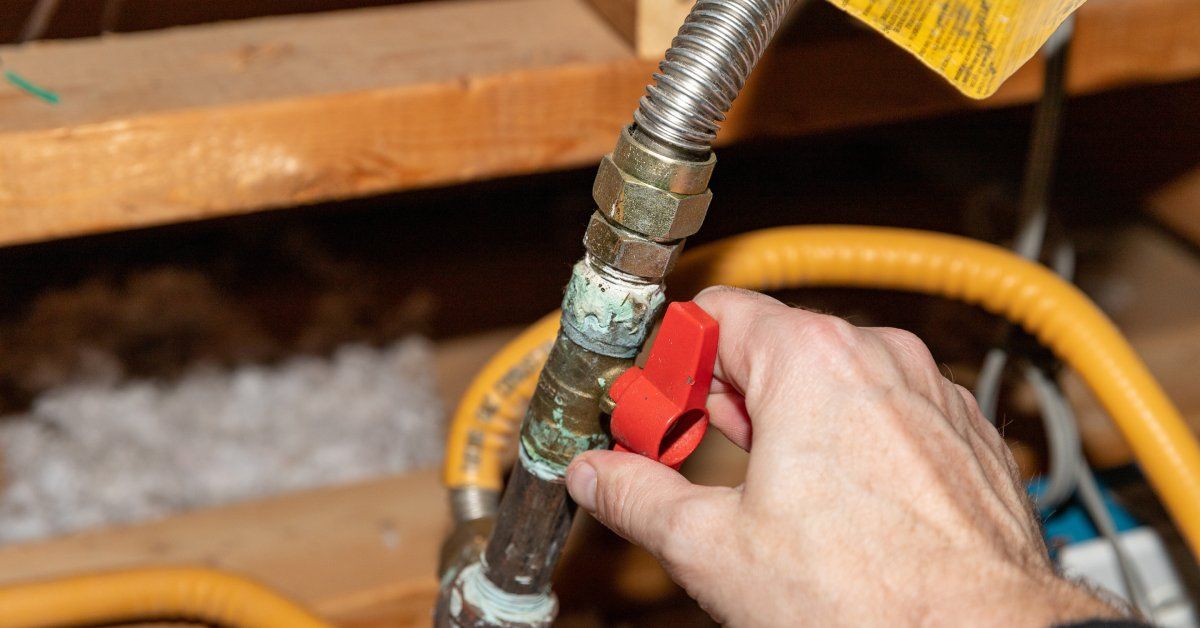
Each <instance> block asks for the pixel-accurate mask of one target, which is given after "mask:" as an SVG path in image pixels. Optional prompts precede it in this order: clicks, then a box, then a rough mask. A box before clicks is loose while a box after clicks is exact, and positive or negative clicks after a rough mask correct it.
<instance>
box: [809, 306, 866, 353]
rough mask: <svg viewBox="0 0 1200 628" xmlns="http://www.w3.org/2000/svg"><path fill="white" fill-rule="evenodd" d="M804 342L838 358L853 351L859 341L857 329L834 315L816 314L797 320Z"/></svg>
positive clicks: (812, 347)
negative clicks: (815, 315)
mask: <svg viewBox="0 0 1200 628" xmlns="http://www.w3.org/2000/svg"><path fill="white" fill-rule="evenodd" d="M797 323H798V324H800V325H802V334H803V335H804V338H805V340H806V344H807V345H808V346H809V347H810V348H811V349H812V350H814V351H817V352H819V353H820V354H822V355H824V356H825V357H827V358H835V359H840V358H844V357H846V356H848V355H850V354H852V353H854V350H855V347H856V346H857V345H858V344H859V343H860V339H859V337H858V334H859V333H860V331H859V329H858V328H857V327H855V326H854V325H851V324H850V323H848V322H846V321H845V320H842V319H840V318H837V317H834V316H823V315H822V316H817V317H815V318H811V319H807V320H803V321H797Z"/></svg>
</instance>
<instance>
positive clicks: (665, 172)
mask: <svg viewBox="0 0 1200 628" xmlns="http://www.w3.org/2000/svg"><path fill="white" fill-rule="evenodd" d="M612 159H613V163H615V164H616V165H617V167H618V168H620V169H621V170H624V171H625V172H628V173H629V174H631V175H633V176H635V177H637V178H638V179H640V180H641V181H644V182H645V183H649V184H650V185H653V186H654V187H656V188H659V189H661V190H666V191H668V192H674V193H676V194H701V193H703V192H704V191H705V190H707V189H708V180H709V179H710V178H712V173H713V168H715V167H716V165H717V156H716V154H715V153H709V154H708V159H706V160H704V161H687V160H683V159H676V158H674V157H668V156H666V155H662V154H659V153H656V152H654V151H653V150H652V149H651V148H650V147H649V146H646V145H645V144H643V143H642V142H639V141H638V140H637V138H635V137H634V136H633V133H632V132H631V131H630V129H629V127H626V128H625V129H623V130H622V131H621V137H620V139H618V140H617V147H616V148H615V149H614V150H613V153H612Z"/></svg>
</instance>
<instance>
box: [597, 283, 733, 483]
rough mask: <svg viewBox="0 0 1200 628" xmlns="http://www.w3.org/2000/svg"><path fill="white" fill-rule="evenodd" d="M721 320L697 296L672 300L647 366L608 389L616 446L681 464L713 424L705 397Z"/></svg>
mask: <svg viewBox="0 0 1200 628" xmlns="http://www.w3.org/2000/svg"><path fill="white" fill-rule="evenodd" d="M717 333H718V329H717V321H716V320H714V319H713V317H711V316H709V315H708V313H707V312H705V311H704V310H703V309H701V308H700V306H699V305H696V303H695V302H693V301H684V302H676V303H672V304H670V305H669V306H667V313H666V315H665V316H663V322H662V326H661V327H660V328H659V331H658V337H657V338H655V340H654V345H653V347H651V349H650V355H649V357H648V358H647V359H646V366H645V367H641V368H639V367H636V366H634V367H630V368H629V370H627V371H625V372H624V373H622V374H621V376H620V377H618V378H617V379H616V381H614V382H613V384H612V386H611V387H610V388H609V390H608V396H609V399H608V401H610V402H611V406H610V407H611V414H612V423H611V425H610V429H611V430H612V435H613V439H614V440H615V441H616V444H615V445H614V446H613V449H614V450H616V451H628V452H633V453H636V454H641V455H643V456H646V457H647V458H650V459H652V460H657V461H659V462H661V463H663V464H665V465H667V466H669V467H672V468H675V469H678V468H679V465H680V464H682V463H683V461H684V459H685V458H687V457H688V456H690V455H691V454H692V452H693V451H695V450H696V447H697V446H699V445H700V440H701V439H703V438H704V432H705V431H707V430H708V409H707V408H706V407H705V402H706V401H707V399H708V390H709V388H710V387H711V386H712V378H713V364H714V363H715V362H716V359H717Z"/></svg>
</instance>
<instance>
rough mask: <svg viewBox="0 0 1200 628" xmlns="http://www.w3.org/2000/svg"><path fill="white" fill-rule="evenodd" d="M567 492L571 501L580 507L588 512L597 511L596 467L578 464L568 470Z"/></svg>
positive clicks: (582, 463)
mask: <svg viewBox="0 0 1200 628" xmlns="http://www.w3.org/2000/svg"><path fill="white" fill-rule="evenodd" d="M567 491H568V492H569V493H571V499H573V500H575V503H576V504H579V507H580V508H582V509H584V510H586V511H588V512H594V511H595V510H596V467H593V466H592V465H590V464H588V463H586V462H577V463H575V464H573V465H571V467H570V468H569V469H567Z"/></svg>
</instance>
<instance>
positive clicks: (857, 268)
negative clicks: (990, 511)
mask: <svg viewBox="0 0 1200 628" xmlns="http://www.w3.org/2000/svg"><path fill="white" fill-rule="evenodd" d="M680 280H682V281H680ZM672 282H673V284H682V285H683V286H685V287H686V288H687V289H685V290H682V291H680V292H678V293H679V294H691V292H692V290H694V289H696V288H702V287H705V286H710V285H730V286H739V287H742V288H748V289H753V290H779V289H786V288H797V287H801V286H842V287H858V288H880V289H889V290H904V291H910V292H918V293H922V294H928V295H933V296H940V297H945V298H948V299H956V300H959V301H964V302H967V303H971V304H974V305H978V306H979V307H982V308H983V309H985V310H987V311H988V312H991V313H993V314H996V315H999V316H1003V317H1005V318H1007V319H1008V320H1009V321H1011V322H1013V323H1015V324H1018V325H1020V326H1021V327H1023V328H1024V329H1025V330H1026V331H1028V332H1029V333H1031V334H1033V335H1034V336H1036V337H1037V338H1038V340H1039V341H1041V342H1042V343H1043V344H1044V345H1046V346H1047V347H1049V348H1050V349H1051V350H1053V351H1054V353H1055V355H1057V356H1058V357H1059V358H1060V359H1061V360H1062V361H1063V362H1065V363H1066V364H1068V365H1070V366H1071V367H1072V368H1074V369H1075V370H1076V371H1077V372H1078V373H1079V374H1080V376H1081V377H1082V378H1083V380H1084V381H1085V382H1087V384H1088V386H1089V387H1090V388H1091V390H1092V392H1093V393H1094V394H1095V395H1096V397H1097V398H1098V399H1099V400H1100V402H1101V404H1102V405H1103V406H1104V407H1105V409H1107V410H1108V412H1109V414H1111V415H1112V418H1113V420H1114V421H1115V422H1116V424H1117V426H1118V427H1119V428H1120V430H1121V433H1122V434H1124V436H1125V439H1126V440H1127V441H1128V443H1129V445H1130V448H1131V449H1132V450H1133V453H1134V455H1135V456H1136V457H1137V460H1138V463H1139V465H1140V466H1141V468H1142V471H1143V472H1144V473H1145V475H1146V477H1147V478H1148V479H1149V481H1150V484H1151V485H1152V486H1153V487H1154V490H1155V491H1156V492H1157V493H1158V495H1159V497H1160V498H1161V500H1162V502H1163V504H1164V505H1165V506H1166V507H1167V510H1168V511H1169V512H1170V513H1171V516H1172V517H1173V518H1174V520H1175V523H1176V525H1177V526H1178V527H1179V529H1180V531H1181V532H1182V534H1183V536H1184V538H1186V539H1187V541H1188V544H1189V545H1190V546H1191V548H1192V551H1193V554H1197V555H1200V446H1198V445H1197V442H1196V439H1195V436H1194V435H1193V434H1192V432H1191V430H1190V429H1189V428H1188V426H1187V424H1186V423H1185V422H1184V421H1183V418H1182V417H1181V416H1180V415H1179V411H1178V410H1176V409H1175V407H1174V406H1173V405H1172V404H1171V401H1170V400H1169V399H1167V396H1166V395H1165V394H1164V393H1163V391H1162V388H1160V387H1159V385H1158V383H1157V382H1155V381H1154V378H1153V377H1151V375H1150V373H1149V371H1148V370H1147V369H1146V366H1145V364H1144V363H1142V361H1141V359H1139V358H1138V356H1137V355H1136V354H1135V353H1134V352H1133V349H1132V348H1131V347H1130V346H1129V343H1128V342H1126V340H1125V339H1124V337H1122V336H1121V333H1120V332H1119V331H1117V328H1116V326H1115V325H1113V323H1112V321H1110V320H1109V319H1108V317H1107V316H1105V315H1104V313H1103V312H1101V311H1100V309H1099V308H1097V307H1096V305H1095V304H1093V303H1092V302H1091V301H1090V300H1089V299H1088V298H1087V296H1085V295H1084V294H1083V293H1082V292H1081V291H1080V290H1079V289H1078V288H1076V287H1075V286H1074V285H1072V284H1070V283H1068V282H1065V281H1063V280H1062V279H1060V278H1059V277H1058V276H1056V275H1055V274H1054V273H1052V272H1050V271H1049V270H1048V269H1046V268H1045V267H1043V266H1041V265H1038V264H1035V263H1033V262H1029V261H1027V260H1025V259H1022V258H1021V257H1019V256H1017V255H1015V254H1013V253H1011V252H1009V251H1007V250H1005V249H1002V248H999V247H997V246H993V245H990V244H986V243H983V242H978V241H975V240H969V239H966V238H961V237H956V236H950V235H945V234H938V233H929V232H921V231H913V230H907V229H890V228H878V227H838V226H833V227H830V226H815V227H782V228H776V229H766V230H762V231H755V232H751V233H747V234H744V235H740V236H736V237H733V238H729V239H726V240H722V241H720V242H716V243H713V244H710V245H707V246H704V247H701V248H698V249H696V250H695V251H693V252H691V253H688V254H686V255H684V257H683V259H682V260H681V261H680V264H679V268H678V270H677V271H676V273H675V275H674V276H673V277H672ZM557 329H558V313H557V312H555V313H553V314H551V315H549V316H547V317H545V318H543V319H542V320H540V321H539V322H538V323H537V324H535V325H534V326H533V327H530V328H529V329H528V330H526V331H525V332H524V333H522V334H521V335H520V336H519V337H517V339H516V340H514V341H513V342H512V343H511V344H509V345H508V346H506V347H505V348H504V349H503V350H501V352H500V353H499V354H497V355H496V356H495V357H494V358H493V359H492V360H491V362H489V363H488V365H487V366H486V367H485V368H484V369H483V371H481V372H480V374H479V375H478V376H477V377H476V379H475V380H474V381H473V382H472V384H471V387H470V388H469V390H468V391H467V393H466V395H464V396H463V399H462V402H461V404H460V405H459V406H458V409H457V410H456V412H455V415H454V419H453V423H452V426H451V429H450V433H449V442H448V444H447V448H446V462H445V469H444V479H445V482H446V484H447V486H448V487H450V488H461V487H468V486H476V487H482V488H489V489H499V488H500V487H501V466H502V461H501V456H502V454H503V452H504V450H505V448H506V444H507V442H508V439H509V438H510V436H511V434H512V433H513V432H514V431H515V429H516V426H517V425H518V424H519V422H520V420H521V417H522V412H523V409H524V406H525V404H526V403H527V401H528V398H529V395H530V394H531V393H532V391H533V387H534V385H535V382H536V379H537V374H538V371H539V368H538V367H540V363H541V361H542V360H544V359H545V355H546V351H547V349H548V347H549V346H550V343H551V342H552V341H553V338H554V335H555V333H556V332H557ZM531 363H536V364H537V365H538V366H535V367H532V368H531V367H530V364H531Z"/></svg>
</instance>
